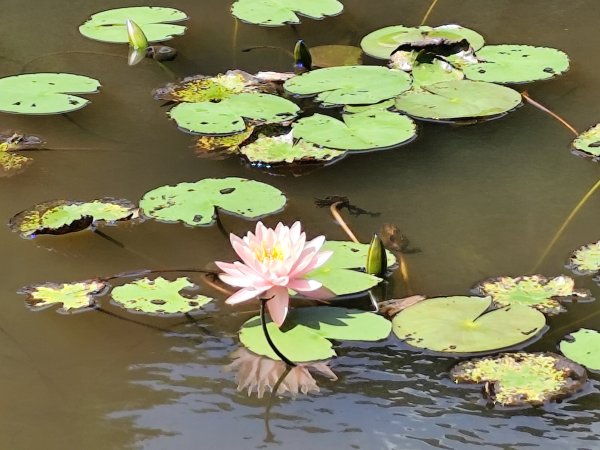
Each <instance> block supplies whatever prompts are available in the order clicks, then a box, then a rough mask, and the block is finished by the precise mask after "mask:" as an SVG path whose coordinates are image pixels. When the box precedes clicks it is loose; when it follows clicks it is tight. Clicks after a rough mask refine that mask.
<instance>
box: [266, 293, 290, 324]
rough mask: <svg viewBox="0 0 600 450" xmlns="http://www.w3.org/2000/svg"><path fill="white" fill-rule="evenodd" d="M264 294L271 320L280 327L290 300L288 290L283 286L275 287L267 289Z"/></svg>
mask: <svg viewBox="0 0 600 450" xmlns="http://www.w3.org/2000/svg"><path fill="white" fill-rule="evenodd" d="M266 296H267V298H268V299H269V300H268V301H267V308H268V309H269V315H270V316H271V320H272V321H273V322H274V323H275V324H276V325H277V326H278V327H280V326H281V325H283V322H284V320H285V317H286V316H287V312H288V304H289V302H290V296H289V294H288V291H287V289H286V288H284V287H275V288H272V289H269V291H268V292H267V295H266Z"/></svg>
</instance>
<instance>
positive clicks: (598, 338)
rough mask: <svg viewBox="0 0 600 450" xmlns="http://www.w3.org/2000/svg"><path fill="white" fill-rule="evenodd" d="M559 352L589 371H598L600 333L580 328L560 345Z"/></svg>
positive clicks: (599, 363)
mask: <svg viewBox="0 0 600 450" xmlns="http://www.w3.org/2000/svg"><path fill="white" fill-rule="evenodd" d="M560 351H561V352H562V353H563V354H564V355H565V356H566V357H567V358H569V359H572V360H573V361H575V362H577V363H579V364H582V365H584V366H585V367H587V368H588V369H590V370H600V333H599V332H598V331H596V330H588V329H587V328H582V329H580V330H579V331H576V332H575V333H571V334H570V335H568V336H567V337H566V338H565V339H564V340H563V341H561V343H560Z"/></svg>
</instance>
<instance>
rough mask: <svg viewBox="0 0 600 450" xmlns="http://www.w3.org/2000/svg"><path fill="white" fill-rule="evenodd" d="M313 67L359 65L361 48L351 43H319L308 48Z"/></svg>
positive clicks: (360, 62)
mask: <svg viewBox="0 0 600 450" xmlns="http://www.w3.org/2000/svg"><path fill="white" fill-rule="evenodd" d="M310 55H311V57H312V65H313V67H322V68H323V67H338V66H359V65H361V64H362V49H360V47H354V46H353V45H319V46H317V47H311V48H310Z"/></svg>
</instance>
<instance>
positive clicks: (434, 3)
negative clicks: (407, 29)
mask: <svg viewBox="0 0 600 450" xmlns="http://www.w3.org/2000/svg"><path fill="white" fill-rule="evenodd" d="M437 2H438V0H433V1H432V2H431V5H429V9H428V10H427V12H426V13H425V15H424V16H423V20H421V23H420V24H419V26H420V27H422V26H423V25H425V23H426V22H427V19H429V16H430V14H431V12H432V11H433V8H435V5H437Z"/></svg>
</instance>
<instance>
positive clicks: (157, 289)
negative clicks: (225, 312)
mask: <svg viewBox="0 0 600 450" xmlns="http://www.w3.org/2000/svg"><path fill="white" fill-rule="evenodd" d="M197 288H198V286H196V285H195V284H194V283H192V282H190V280H188V279H187V278H185V277H182V278H177V279H176V280H174V281H170V280H165V279H164V278H162V277H158V278H155V279H153V280H150V279H148V278H142V279H140V280H135V281H133V282H131V283H128V284H124V285H123V286H117V287H116V288H114V289H113V290H112V293H111V296H112V298H113V300H114V301H115V302H116V303H117V304H118V305H119V306H122V307H123V308H126V309H129V310H133V311H137V312H143V313H148V314H185V313H189V312H192V311H195V310H197V309H200V308H201V307H202V306H204V305H206V304H207V303H209V302H210V301H212V300H213V299H212V298H210V297H206V296H204V295H196V296H195V297H184V296H183V295H181V293H180V291H181V290H191V289H197Z"/></svg>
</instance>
